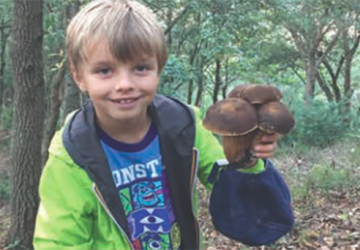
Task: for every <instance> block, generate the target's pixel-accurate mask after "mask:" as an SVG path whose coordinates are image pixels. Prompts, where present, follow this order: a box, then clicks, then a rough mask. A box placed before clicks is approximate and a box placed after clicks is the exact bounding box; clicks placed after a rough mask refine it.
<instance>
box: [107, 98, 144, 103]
mask: <svg viewBox="0 0 360 250" xmlns="http://www.w3.org/2000/svg"><path fill="white" fill-rule="evenodd" d="M138 99H139V97H138V98H122V99H113V100H112V102H115V103H119V104H130V103H133V102H135V101H137V100H138Z"/></svg>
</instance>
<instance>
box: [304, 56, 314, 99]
mask: <svg viewBox="0 0 360 250" xmlns="http://www.w3.org/2000/svg"><path fill="white" fill-rule="evenodd" d="M315 67H316V66H315V57H311V58H309V59H308V61H307V63H306V68H305V70H306V85H305V100H306V101H307V102H309V101H311V100H312V99H313V98H314V92H315V80H316V72H317V69H316V68H315Z"/></svg>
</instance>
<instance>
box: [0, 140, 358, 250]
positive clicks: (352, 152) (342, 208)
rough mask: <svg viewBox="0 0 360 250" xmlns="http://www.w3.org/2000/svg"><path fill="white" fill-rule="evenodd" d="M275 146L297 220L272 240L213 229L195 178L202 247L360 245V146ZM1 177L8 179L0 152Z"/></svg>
mask: <svg viewBox="0 0 360 250" xmlns="http://www.w3.org/2000/svg"><path fill="white" fill-rule="evenodd" d="M279 151H280V152H279V153H278V155H277V156H276V157H275V158H274V159H273V162H274V163H275V165H276V166H277V168H278V169H279V170H280V172H281V173H282V174H283V176H284V178H285V179H286V181H287V183H288V185H289V187H290V189H291V192H292V195H293V199H294V200H293V207H294V211H295V217H296V224H295V227H294V229H293V230H292V231H291V232H290V233H289V234H288V235H286V236H285V237H283V238H282V239H280V240H278V241H277V242H276V243H274V244H273V245H271V246H263V247H246V246H244V245H242V244H240V243H237V242H235V241H233V240H230V239H227V238H226V237H224V236H222V235H221V234H220V233H218V232H216V231H215V230H214V227H213V225H212V223H211V220H210V216H209V212H208V209H207V205H208V199H209V195H210V193H209V192H208V191H207V190H205V189H204V188H203V187H202V186H201V184H198V190H199V197H200V215H199V221H200V224H201V227H202V230H203V232H204V245H205V249H207V250H215V249H219V250H228V249H229V250H235V249H236V250H275V249H276V250H285V249H289V250H290V249H292V250H302V249H304V250H305V249H306V250H312V249H319V250H330V249H331V250H332V249H334V250H360V147H359V146H358V145H356V143H355V142H347V143H339V144H337V145H334V146H332V147H330V148H326V149H322V150H320V149H316V151H314V149H310V148H303V149H294V150H293V151H291V150H290V151H289V150H287V151H286V152H282V151H281V150H279ZM0 159H1V160H0V197H1V180H6V179H7V171H6V169H5V166H6V159H5V158H4V157H3V158H1V157H0ZM9 224H10V221H9V208H8V205H7V204H6V203H5V202H4V201H1V200H0V249H2V248H3V246H4V242H5V236H6V232H7V230H8V228H9Z"/></svg>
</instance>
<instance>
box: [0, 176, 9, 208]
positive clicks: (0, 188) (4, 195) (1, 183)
mask: <svg viewBox="0 0 360 250" xmlns="http://www.w3.org/2000/svg"><path fill="white" fill-rule="evenodd" d="M9 197H10V185H9V177H8V176H7V175H5V174H0V203H1V202H7V201H8V200H9Z"/></svg>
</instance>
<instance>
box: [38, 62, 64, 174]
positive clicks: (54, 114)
mask: <svg viewBox="0 0 360 250" xmlns="http://www.w3.org/2000/svg"><path fill="white" fill-rule="evenodd" d="M65 74H66V64H65V63H64V64H63V65H62V66H61V68H60V70H59V72H58V75H57V77H56V81H55V83H54V85H53V87H52V90H51V99H50V112H49V118H48V119H46V123H45V133H44V139H43V141H42V147H41V148H42V149H41V151H42V153H41V155H42V157H41V158H42V164H41V166H42V167H44V166H45V163H46V161H47V159H48V156H49V152H48V148H49V146H50V142H51V139H52V138H53V136H54V134H55V132H56V125H57V122H58V119H59V116H60V107H61V101H62V96H63V94H62V91H63V88H62V86H63V85H64V78H65Z"/></svg>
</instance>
